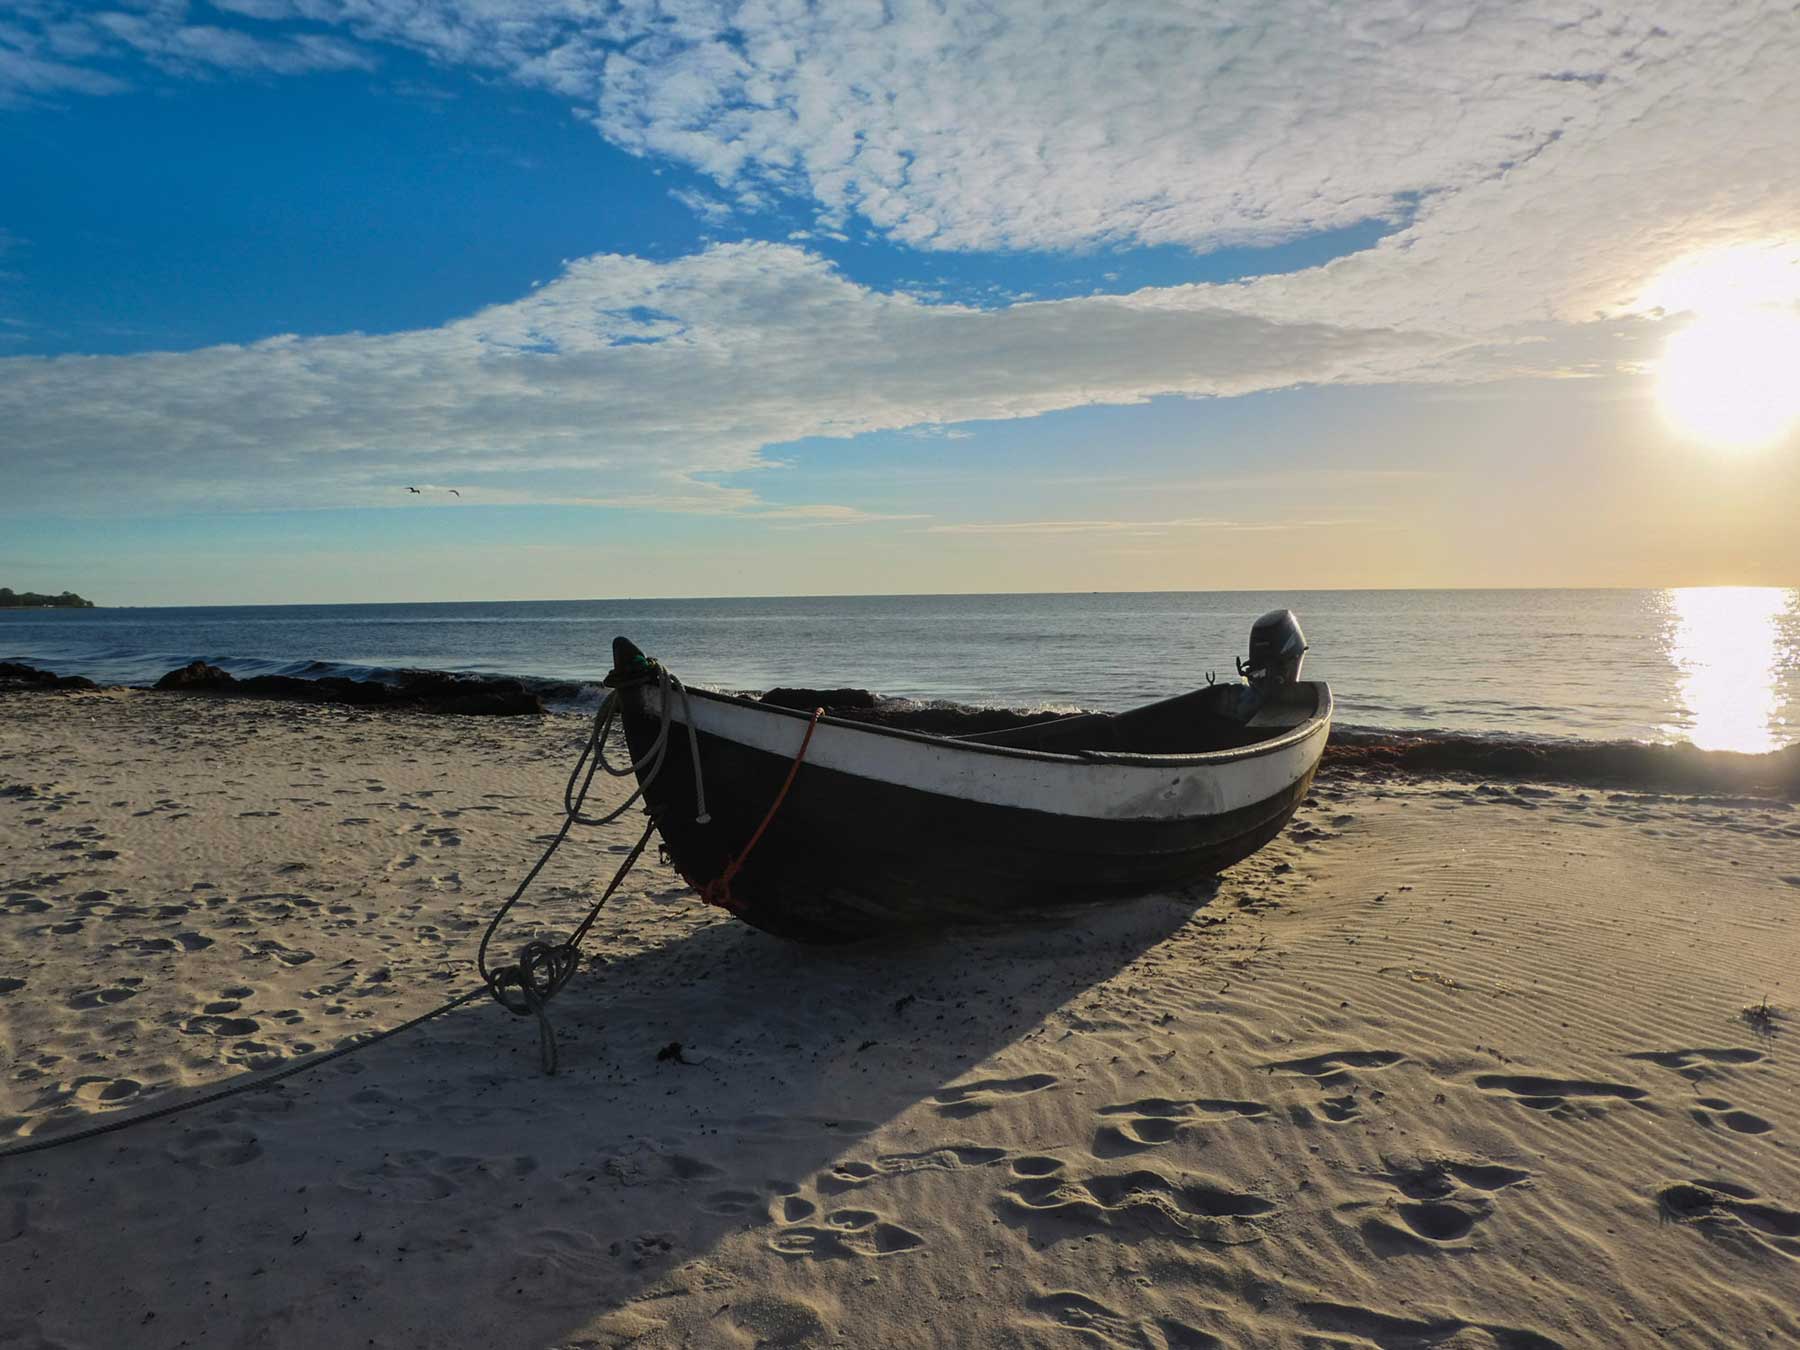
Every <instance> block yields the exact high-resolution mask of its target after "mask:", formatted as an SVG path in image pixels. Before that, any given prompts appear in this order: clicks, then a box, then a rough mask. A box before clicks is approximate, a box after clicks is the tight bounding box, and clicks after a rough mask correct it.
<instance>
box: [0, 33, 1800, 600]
mask: <svg viewBox="0 0 1800 1350" xmlns="http://www.w3.org/2000/svg"><path fill="white" fill-rule="evenodd" d="M9 8H10V9H11V10H13V11H15V12H11V13H9V14H8V15H7V16H0V184H5V185H7V186H5V187H4V189H0V472H3V473H4V475H5V478H6V480H7V481H9V482H10V483H11V484H12V488H13V490H12V492H10V493H9V494H7V497H6V498H0V533H3V536H4V542H0V569H3V570H4V573H5V576H4V578H0V579H5V580H6V581H7V584H13V585H15V586H20V585H23V586H35V587H38V588H43V587H52V588H54V589H62V588H63V587H64V586H73V587H75V588H77V589H80V590H83V591H84V592H93V593H95V594H97V595H99V596H100V597H101V598H104V599H109V600H114V601H117V602H120V603H182V602H209V601H218V602H230V601H256V600H266V601H281V600H330V599H351V598H366V599H449V598H489V597H496V598H497V597H506V596H580V595H593V594H636V595H646V594H721V593H724V594H730V593H781V592H792V591H803V592H819V591H918V590H990V589H1116V588H1143V589H1163V588H1175V587H1191V586H1205V585H1218V586H1221V587H1230V586H1242V585H1333V584H1343V585H1433V584H1446V585H1479V584H1559V583H1567V584H1664V583H1671V584H1672V583H1683V582H1706V581H1737V580H1744V581H1750V580H1756V581H1786V582H1792V581H1794V580H1800V545H1796V544H1795V542H1794V539H1793V532H1792V531H1791V529H1789V528H1788V526H1787V524H1786V513H1785V511H1784V510H1780V509H1777V507H1776V506H1775V505H1774V504H1773V503H1775V502H1777V501H1778V500H1780V499H1782V497H1783V494H1786V496H1785V499H1786V500H1788V501H1790V502H1791V501H1792V500H1794V491H1793V490H1794V489H1795V488H1800V470H1797V469H1796V466H1795V462H1796V459H1797V458H1800V455H1797V453H1796V452H1797V449H1800V447H1797V444H1796V440H1795V436H1794V433H1793V429H1792V426H1791V425H1787V426H1785V428H1784V429H1783V430H1781V431H1780V433H1779V434H1776V435H1774V436H1765V437H1764V438H1763V440H1764V442H1765V443H1763V444H1759V445H1757V446H1756V447H1754V449H1753V450H1751V451H1749V452H1745V451H1743V450H1723V449H1721V448H1719V447H1718V446H1715V445H1707V444H1701V443H1696V438H1695V437H1694V436H1692V435H1688V436H1685V437H1684V436H1681V435H1677V434H1675V433H1673V432H1672V431H1671V429H1670V426H1669V424H1668V420H1667V419H1666V418H1663V417H1659V416H1658V413H1657V371H1658V353H1659V351H1660V349H1661V346H1662V344H1663V343H1664V342H1665V341H1666V339H1667V337H1668V336H1669V334H1670V333H1673V332H1676V331H1679V330H1680V328H1681V326H1682V325H1683V324H1684V323H1688V322H1691V321H1692V320H1693V319H1694V311H1695V310H1696V309H1697V308H1698V309H1702V310H1703V305H1704V294H1703V296H1702V301H1700V302H1694V301H1691V300H1690V301H1684V302H1683V304H1684V306H1685V307H1684V308H1681V309H1674V308H1672V307H1671V306H1669V305H1666V304H1665V305H1658V304H1655V303H1652V301H1653V300H1654V298H1655V296H1656V294H1657V291H1656V283H1657V278H1658V277H1659V276H1663V275H1665V274H1667V273H1668V271H1669V269H1670V268H1673V267H1678V266H1680V265H1681V264H1682V263H1683V261H1684V260H1686V259H1690V258H1692V257H1696V256H1700V257H1708V256H1714V255H1719V254H1723V255H1726V256H1737V255H1739V254H1742V253H1744V252H1745V251H1746V250H1749V251H1751V252H1754V253H1755V254H1756V256H1757V257H1766V258H1769V259H1773V260H1775V262H1776V263H1780V264H1782V266H1774V267H1773V268H1772V269H1764V273H1766V274H1767V275H1768V276H1770V277H1773V278H1774V280H1773V281H1772V282H1768V283H1766V284H1764V283H1759V284H1762V285H1763V287H1764V291H1766V292H1767V293H1763V294H1759V295H1758V296H1756V297H1754V298H1755V299H1756V301H1757V303H1758V304H1762V305H1772V306H1776V307H1778V308H1782V309H1783V312H1789V311H1791V310H1792V308H1793V302H1794V300H1795V299H1796V298H1800V284H1793V285H1790V282H1791V281H1792V279H1793V278H1795V277H1800V261H1796V260H1795V258H1794V257H1793V256H1790V254H1791V251H1792V250H1793V248H1794V247H1795V241H1794V240H1793V238H1792V236H1791V234H1790V233H1788V232H1790V231H1791V228H1792V227H1791V223H1790V222H1791V221H1792V220H1793V219H1794V218H1796V215H1795V211H1796V207H1800V201H1795V200H1794V198H1795V197H1796V196H1800V187H1796V186H1795V184H1796V183H1800V131H1796V130H1795V128H1796V127H1800V99H1797V97H1796V94H1795V91H1794V89H1793V87H1792V82H1791V81H1790V80H1787V79H1786V78H1785V76H1784V75H1783V74H1782V72H1783V71H1784V70H1785V69H1787V68H1788V62H1787V60H1786V59H1785V58H1784V57H1783V55H1782V53H1783V52H1784V51H1785V52H1787V53H1788V54H1789V55H1790V56H1791V55H1800V20H1796V18H1795V16H1794V14H1793V12H1792V11H1791V10H1788V11H1783V10H1782V9H1781V8H1780V7H1778V6H1773V5H1770V6H1766V7H1765V6H1758V5H1755V4H1744V5H1737V6H1723V7H1721V8H1720V9H1719V10H1718V11H1716V12H1711V11H1709V12H1707V13H1705V14H1704V15H1702V14H1700V12H1699V11H1698V10H1697V9H1695V8H1694V7H1692V6H1676V5H1671V6H1669V7H1668V10H1667V13H1663V14H1653V13H1649V12H1647V11H1646V9H1645V7H1643V6H1636V7H1634V8H1633V10H1632V11H1630V12H1623V11H1622V12H1620V13H1616V14H1614V13H1606V12H1602V11H1600V10H1596V11H1595V12H1594V13H1593V14H1591V15H1589V16H1588V17H1587V18H1586V19H1584V20H1582V21H1580V22H1577V23H1575V24H1573V25H1570V24H1566V23H1562V22H1561V21H1560V19H1559V16H1558V14H1557V13H1556V12H1555V7H1554V6H1549V5H1546V6H1544V7H1543V8H1542V11H1541V12H1539V8H1538V6H1536V5H1532V4H1525V5H1508V6H1493V7H1488V6H1477V7H1475V9H1474V10H1473V11H1472V12H1471V16H1470V17H1469V21H1468V24H1467V25H1466V27H1465V28H1463V29H1461V30H1460V31H1457V32H1440V31H1437V28H1436V26H1435V25H1434V24H1433V22H1431V19H1430V10H1429V7H1426V6H1420V7H1419V9H1418V11H1417V15H1416V18H1417V22H1400V21H1396V22H1392V23H1389V22H1387V21H1377V20H1371V19H1367V18H1365V17H1361V16H1359V14H1358V13H1357V12H1356V11H1353V10H1346V11H1345V12H1344V14H1343V15H1342V16H1341V17H1340V19H1339V20H1334V22H1335V23H1336V24H1337V27H1336V28H1335V29H1333V28H1332V26H1331V25H1323V26H1322V25H1320V24H1319V23H1317V22H1316V21H1314V19H1311V18H1309V17H1308V12H1303V11H1301V10H1299V9H1293V10H1291V11H1290V10H1289V8H1288V7H1285V6H1279V5H1277V6H1262V5H1250V4H1247V3H1246V4H1243V5H1241V6H1239V5H1221V6H1219V7H1217V11H1216V12H1213V13H1209V14H1207V15H1204V16H1201V15H1197V14H1196V13H1195V12H1194V11H1193V10H1191V9H1190V8H1188V7H1178V8H1176V9H1173V10H1171V11H1169V12H1168V13H1166V14H1165V13H1158V12H1156V11H1155V10H1154V9H1153V8H1151V7H1145V8H1143V9H1142V10H1139V11H1134V12H1131V13H1125V14H1114V13H1112V12H1110V11H1094V10H1092V9H1091V7H1087V6H1070V7H1068V12H1067V13H1066V14H1060V15H1059V14H1057V13H1053V12H1052V11H1056V10H1058V9H1060V8H1062V7H1061V6H1056V5H1019V6H1016V7H1013V6H1005V5H1002V6H987V7H983V8H982V9H980V10H974V9H971V10H968V11H967V12H964V11H963V10H961V9H959V8H957V7H950V8H948V9H943V10H940V9H937V8H935V7H931V6H917V7H915V6H909V5H898V6H891V7H889V8H888V10H886V11H885V13H884V14H883V15H873V16H871V15H867V14H864V13H863V12H862V11H860V10H856V9H854V8H853V7H836V8H829V9H821V8H814V7H808V6H801V5H794V6H787V5H773V4H771V5H743V6H740V5H732V4H723V3H721V4H718V5H706V4H699V5H692V6H683V7H670V8H667V9H665V8H664V7H662V6H660V5H658V4H655V3H648V2H646V3H643V4H630V5H622V6H619V7H617V8H616V9H613V10H609V11H607V13H606V14H605V15H603V16H602V17H600V18H598V19H596V18H595V17H593V15H592V14H591V12H590V11H589V10H588V9H587V8H586V7H584V6H580V5H576V4H574V3H569V4H567V5H564V4H561V3H545V4H534V5H530V6H527V5H523V4H520V5H519V6H517V7H516V8H509V6H508V5H507V4H506V3H503V2H496V3H489V4H484V5H475V4H472V3H463V2H462V0H442V3H424V4H410V3H409V4H398V3H394V4H388V3H385V2H384V0H233V2H232V3H221V4H213V5H209V4H203V3H198V2H196V3H183V2H182V0H148V2H147V3H141V4H137V5H121V6H119V7H118V8H117V9H106V8H104V7H95V6H92V5H81V6H75V5H65V4H62V3H59V2H58V0H26V3H23V4H22V5H19V6H15V7H9ZM1650 8H1652V9H1654V8H1656V7H1655V6H1651V7H1650ZM1396 13H1398V14H1400V15H1401V17H1402V18H1404V17H1405V15H1404V11H1396ZM1752 29H1753V30H1754V31H1755V33H1756V35H1757V38H1758V41H1757V43H1756V44H1754V46H1751V45H1746V44H1735V45H1734V43H1733V42H1732V41H1731V40H1730V38H1731V34H1732V33H1733V32H1734V31H1745V32H1747V31H1750V30H1752ZM1696 70H1699V71H1700V72H1701V74H1703V75H1705V74H1710V76H1711V77H1712V78H1713V80H1714V82H1715V84H1716V85H1717V89H1718V92H1717V93H1709V92H1708V91H1707V89H1706V88H1705V87H1697V86H1696V83H1695V80H1696V74H1695V72H1696ZM1721 146H1725V147H1728V148H1727V149H1724V150H1721V149H1720V148H1719V147H1721ZM1734 250H1735V251H1736V252H1735V253H1734ZM1784 250H1786V251H1784ZM1787 264H1792V265H1791V266H1787ZM1784 267H1785V270H1784ZM1764 273H1759V274H1758V275H1759V276H1762V275H1764ZM1796 355H1797V361H1796V366H1795V369H1796V372H1797V382H1800V353H1797V354H1796ZM1698 440H1700V441H1704V440H1705V437H1700V438H1698ZM409 485H411V486H419V487H421V488H422V491H421V492H419V493H416V494H414V493H408V492H407V491H406V488H407V487H408V486H409ZM452 489H454V492H452ZM8 498H10V500H8Z"/></svg>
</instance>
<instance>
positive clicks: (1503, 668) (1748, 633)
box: [0, 587, 1800, 752]
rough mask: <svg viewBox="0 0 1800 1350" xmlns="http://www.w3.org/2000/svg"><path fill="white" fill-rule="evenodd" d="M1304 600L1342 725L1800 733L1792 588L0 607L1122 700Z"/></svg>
mask: <svg viewBox="0 0 1800 1350" xmlns="http://www.w3.org/2000/svg"><path fill="white" fill-rule="evenodd" d="M1283 607H1285V608H1290V609H1292V610H1294V611H1295V612H1296V613H1297V614H1298V615H1299V617H1300V620H1301V623H1302V624H1303V626H1304V627H1305V630H1306V635H1307V639H1308V641H1309V643H1310V644H1311V650H1310V652H1309V653H1308V656H1307V659H1306V674H1307V675H1308V676H1309V677H1311V678H1316V679H1326V680H1329V681H1331V685H1332V689H1333V692H1334V693H1335V695H1336V697H1337V703H1338V714H1337V716H1338V721H1339V722H1340V723H1343V724H1347V725H1352V726H1362V727H1373V728H1382V729H1389V730H1405V731H1422V730H1443V731H1452V732H1461V733H1476V734H1482V735H1496V736H1525V737H1553V738H1569V739H1584V740H1606V741H1619V740H1635V741H1654V742H1681V741H1687V742H1691V743H1693V744H1695V745H1698V746H1700V747H1701V748H1703V749H1722V750H1743V751H1751V752H1765V751H1770V750H1776V749H1780V748H1782V747H1784V746H1787V745H1789V744H1792V743H1794V742H1795V741H1800V591H1796V590H1792V589H1782V588H1762V587H1743V588H1702V589H1683V590H1644V591H1630V590H1562V591H1554V590H1553V591H1543V590H1536V591H1280V592H1276V591H1267V592H1262V591H1242V592H1157V593H1143V594H1113V593H1107V594H1083V595H958V596H852V597H802V598H791V599H736V600H732V599H725V600H571V601H518V602H498V603H469V604H424V605H283V606H234V607H211V608H189V609H95V610H0V660H14V661H25V662H29V663H32V664H35V665H39V666H43V667H47V668H49V669H52V670H55V671H57V672H58V673H61V674H83V675H88V676H91V677H93V678H95V679H99V680H103V681H111V682H117V683H127V684H147V683H150V682H151V681H153V680H155V679H156V678H157V677H158V676H160V675H161V674H163V673H164V672H165V671H167V670H170V669H172V668H174V667H176V666H179V665H183V664H185V663H186V662H188V661H191V660H194V659H195V658H200V659H203V660H206V661H210V662H212V663H214V664H216V665H220V666H223V667H224V668H226V669H228V670H230V671H232V672H233V673H235V674H238V675H240V676H242V675H252V674H274V673H279V674H298V675H323V674H348V675H352V676H359V677H368V676H374V675H379V674H380V673H381V672H382V671H384V670H392V669H395V668H400V667H426V668H430V669H436V670H453V671H471V672H484V673H491V674H508V675H518V676H524V677H536V678H547V679H554V680H559V681H577V682H591V681H594V680H597V679H598V678H599V677H600V676H601V675H603V674H604V673H605V672H606V670H607V668H608V667H609V666H610V664H611V650H610V644H611V641H612V638H613V636H614V635H615V634H619V633H623V634H625V635H626V636H628V637H630V638H631V639H632V640H633V641H635V642H636V643H637V644H638V645H639V646H640V647H642V648H643V649H644V650H645V651H646V652H649V653H650V654H651V655H653V656H656V657H659V658H660V659H662V660H663V661H664V662H665V663H666V664H667V665H669V666H670V668H671V669H673V670H674V671H675V672H676V673H677V674H679V675H680V676H682V678H683V679H685V680H687V681H688V682H689V683H691V684H697V685H704V686H710V687H714V688H723V689H757V690H760V689H766V688H769V687H771V686H774V685H778V684H809V685H853V686H859V687H862V688H867V689H873V690H875V691H877V692H879V693H882V694H885V695H890V696H894V697H904V698H913V699H947V700H954V701H957V702H962V703H975V704H997V705H1005V706H1012V707H1049V708H1075V707H1082V708H1099V709H1119V708H1124V707H1129V706H1131V705H1133V704H1136V703H1141V702H1144V701H1146V700H1149V699H1153V698H1159V697H1164V696H1167V695H1170V694H1175V693H1179V692H1181V691H1183V690H1186V689H1189V688H1192V687H1193V686H1195V685H1197V684H1199V683H1201V682H1202V681H1204V680H1205V678H1206V675H1207V672H1208V671H1213V672H1217V674H1218V675H1219V677H1220V678H1222V679H1223V678H1231V677H1232V675H1233V667H1232V660H1233V658H1234V657H1235V656H1237V655H1240V654H1241V653H1242V652H1243V651H1244V649H1245V644H1246V641H1247V638H1248V635H1249V631H1250V625H1251V622H1252V621H1253V620H1254V619H1255V618H1256V616H1257V615H1259V614H1261V613H1263V612H1264V611H1266V610H1269V609H1275V608H1283Z"/></svg>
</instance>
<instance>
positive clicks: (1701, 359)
mask: <svg viewBox="0 0 1800 1350" xmlns="http://www.w3.org/2000/svg"><path fill="white" fill-rule="evenodd" d="M1640 303H1641V304H1642V305H1643V307H1645V308H1648V309H1658V310H1661V311H1663V312H1664V313H1668V314H1680V313H1688V314H1692V315H1693V316H1694V319H1693V322H1691V323H1690V324H1689V325H1688V326H1687V327H1686V328H1684V329H1682V330H1681V331H1680V332H1679V333H1677V334H1675V336H1674V337H1672V338H1670V339H1669V344H1668V346H1667V347H1666V348H1665V349H1664V351H1663V359H1662V363H1661V365H1660V367H1659V368H1658V401H1659V402H1660V403H1661V405H1662V411H1663V415H1664V416H1665V417H1666V418H1667V419H1668V421H1669V424H1670V425H1671V426H1672V427H1673V428H1674V429H1675V431H1676V432H1677V433H1678V434H1680V435H1682V436H1683V437H1686V438H1688V439H1691V440H1695V441H1699V442H1701V443H1703V444H1706V445H1711V446H1716V447H1718V448H1720V449H1731V450H1753V449H1760V448H1763V447H1766V446H1770V445H1774V444H1776V443H1777V442H1779V441H1781V440H1782V439H1784V438H1785V437H1786V436H1787V435H1788V434H1789V433H1790V432H1792V431H1793V430H1794V428H1795V426H1796V424H1800V244H1792V243H1782V244H1758V245H1745V246H1740V247H1737V248H1728V249H1721V250H1717V251H1714V252H1711V253H1704V254H1700V255H1699V256H1697V257H1694V258H1689V259H1686V260H1684V261H1682V262H1681V263H1678V264H1676V265H1675V266H1674V267H1671V268H1670V269H1669V270H1668V271H1667V272H1665V273H1664V274H1663V275H1662V276H1660V277H1659V278H1657V280H1656V282H1655V283H1654V284H1653V285H1652V286H1651V287H1650V288H1649V290H1647V291H1646V292H1645V294H1644V296H1643V298H1642V300H1641V302H1640Z"/></svg>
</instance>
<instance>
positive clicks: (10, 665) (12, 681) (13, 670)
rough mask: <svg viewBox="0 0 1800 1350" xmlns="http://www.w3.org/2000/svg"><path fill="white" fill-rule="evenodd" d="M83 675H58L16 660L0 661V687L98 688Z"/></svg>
mask: <svg viewBox="0 0 1800 1350" xmlns="http://www.w3.org/2000/svg"><path fill="white" fill-rule="evenodd" d="M99 687H100V686H99V685H97V684H95V683H94V682H93V681H92V680H90V679H88V678H87V676H85V675H58V674H56V673H55V672H54V671H50V670H39V669H38V668H37V667H36V666H26V665H20V664H19V663H18V662H16V661H0V689H98V688H99Z"/></svg>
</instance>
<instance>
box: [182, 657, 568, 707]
mask: <svg viewBox="0 0 1800 1350" xmlns="http://www.w3.org/2000/svg"><path fill="white" fill-rule="evenodd" d="M152 687H153V688H156V689H161V690H165V691H174V692H176V693H201V694H230V695H234V696H236V697H239V698H266V699H279V700H284V701H287V702H294V703H331V704H342V705H347V706H351V707H358V708H409V709H415V710H420V711H424V712H436V713H457V714H461V715H463V716H467V717H518V716H524V715H530V714H535V713H541V712H543V711H544V703H543V700H542V699H540V698H539V697H538V696H537V695H536V694H534V693H532V692H530V691H529V690H527V689H526V688H525V686H524V685H522V684H520V683H519V681H517V680H508V679H501V678H497V677H494V676H488V675H452V674H449V673H447V672H445V671H439V670H403V671H399V672H397V674H396V675H395V677H394V681H393V682H392V683H389V682H386V681H381V680H351V679H345V678H344V677H343V676H326V677H324V678H321V679H316V680H305V679H301V678H300V677H298V676H295V675H252V676H250V677H249V678H248V679H243V680H240V679H238V678H236V677H235V676H234V675H232V674H231V673H230V672H229V671H225V670H220V669H219V667H217V666H210V665H207V664H206V663H205V662H204V661H193V662H190V663H189V664H187V665H185V666H183V667H182V668H181V669H180V670H171V671H170V672H169V673H168V674H167V675H164V676H163V677H162V678H161V679H160V680H158V681H157V682H156V684H155V685H154V686H152Z"/></svg>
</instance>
